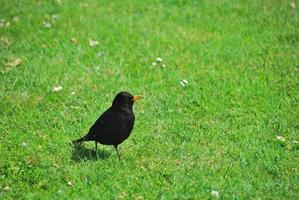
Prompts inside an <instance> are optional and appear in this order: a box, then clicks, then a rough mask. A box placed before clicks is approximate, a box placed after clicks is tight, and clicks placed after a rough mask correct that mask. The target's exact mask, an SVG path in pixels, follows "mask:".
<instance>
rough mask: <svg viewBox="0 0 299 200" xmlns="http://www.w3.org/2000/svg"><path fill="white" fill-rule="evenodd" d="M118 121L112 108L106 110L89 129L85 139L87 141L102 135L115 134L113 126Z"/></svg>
mask: <svg viewBox="0 0 299 200" xmlns="http://www.w3.org/2000/svg"><path fill="white" fill-rule="evenodd" d="M117 121H118V114H117V113H115V111H114V110H113V109H112V108H109V109H108V110H106V111H105V112H104V113H103V114H102V115H101V116H100V117H99V118H98V120H97V121H96V122H95V123H94V124H93V126H92V127H91V128H90V130H89V133H88V134H87V137H88V138H89V139H94V137H96V136H99V135H102V134H111V133H113V132H116V128H117V127H116V126H115V124H116V123H117Z"/></svg>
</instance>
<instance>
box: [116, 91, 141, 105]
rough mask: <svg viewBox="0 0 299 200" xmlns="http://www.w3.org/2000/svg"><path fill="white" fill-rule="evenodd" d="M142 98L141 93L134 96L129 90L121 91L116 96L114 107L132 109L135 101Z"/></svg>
mask: <svg viewBox="0 0 299 200" xmlns="http://www.w3.org/2000/svg"><path fill="white" fill-rule="evenodd" d="M141 98H142V97H141V96H139V95H136V96H133V95H131V94H130V93H128V92H120V93H118V94H117V95H116V96H115V98H114V100H113V103H112V107H115V108H120V109H128V108H129V109H132V107H133V104H134V102H135V101H137V100H139V99H141Z"/></svg>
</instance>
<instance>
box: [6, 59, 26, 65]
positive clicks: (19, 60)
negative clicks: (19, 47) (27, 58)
mask: <svg viewBox="0 0 299 200" xmlns="http://www.w3.org/2000/svg"><path fill="white" fill-rule="evenodd" d="M22 63H23V61H22V60H21V58H16V59H15V60H13V61H11V62H8V63H6V66H7V67H17V66H19V65H21V64H22Z"/></svg>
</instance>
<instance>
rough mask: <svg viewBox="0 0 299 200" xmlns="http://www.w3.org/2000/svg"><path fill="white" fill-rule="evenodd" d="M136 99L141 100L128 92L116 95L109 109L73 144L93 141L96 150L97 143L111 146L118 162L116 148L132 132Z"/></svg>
mask: <svg viewBox="0 0 299 200" xmlns="http://www.w3.org/2000/svg"><path fill="white" fill-rule="evenodd" d="M138 99H141V96H139V95H137V96H133V95H131V94H130V93H128V92H120V93H118V94H117V95H116V97H115V98H114V100H113V103H112V105H111V107H110V108H108V110H106V111H105V112H104V113H103V114H102V115H101V116H100V117H99V119H98V120H97V121H96V122H95V123H94V124H93V125H92V127H91V128H90V129H89V132H88V133H87V135H85V136H84V137H82V138H80V139H78V140H75V141H73V144H78V143H79V144H80V143H82V142H84V141H95V148H96V150H97V143H100V144H104V145H113V146H114V148H115V149H116V152H117V155H118V158H119V160H120V155H119V152H118V149H117V146H118V145H119V144H121V143H122V142H123V141H124V140H125V139H127V138H128V137H129V136H130V134H131V132H132V129H133V126H134V121H135V115H134V112H133V104H134V102H135V101H137V100H138Z"/></svg>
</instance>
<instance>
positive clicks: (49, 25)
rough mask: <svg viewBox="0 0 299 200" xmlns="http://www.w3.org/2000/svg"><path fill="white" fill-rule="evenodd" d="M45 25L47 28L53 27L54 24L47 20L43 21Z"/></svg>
mask: <svg viewBox="0 0 299 200" xmlns="http://www.w3.org/2000/svg"><path fill="white" fill-rule="evenodd" d="M43 25H44V27H45V28H51V27H52V25H51V24H50V23H49V22H46V21H44V22H43Z"/></svg>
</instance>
